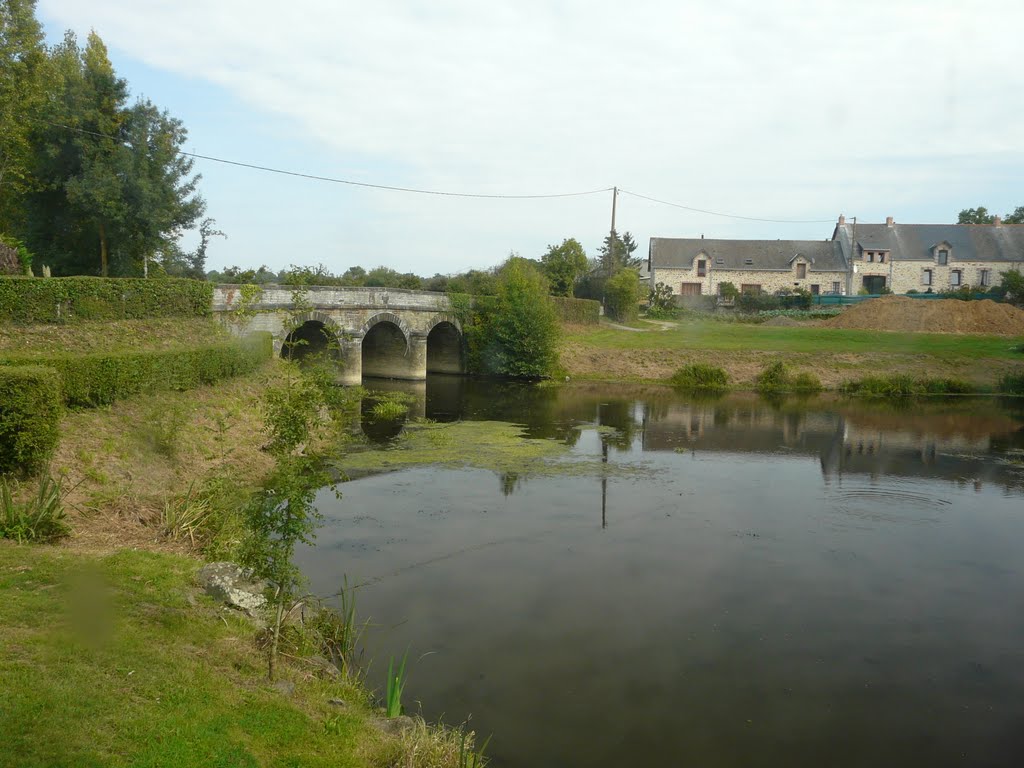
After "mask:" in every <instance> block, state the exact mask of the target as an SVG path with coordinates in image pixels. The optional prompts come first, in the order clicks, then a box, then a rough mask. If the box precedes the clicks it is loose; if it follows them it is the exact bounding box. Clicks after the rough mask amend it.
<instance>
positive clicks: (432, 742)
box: [0, 540, 460, 768]
mask: <svg viewBox="0 0 1024 768" xmlns="http://www.w3.org/2000/svg"><path fill="white" fill-rule="evenodd" d="M198 566H199V563H198V562H196V561H195V560H194V559H192V558H188V557H183V556H180V555H172V554H158V553H151V552H141V551H128V550H122V551H120V552H117V553H114V554H111V555H108V556H104V557H101V558H95V557H91V556H88V555H83V554H81V553H76V552H72V551H69V550H67V549H59V548H52V547H40V546H34V547H30V546H15V545H13V544H10V543H7V542H4V541H3V540H0V595H2V596H3V599H0V626H3V628H4V630H3V631H4V641H3V644H2V646H0V734H2V736H0V741H2V748H0V767H2V768H8V767H9V768H62V767H64V766H67V767H68V768H72V767H73V768H86V767H89V766H97V767H99V766H137V767H141V766H146V767H149V768H156V767H157V766H168V767H171V766H173V767H174V768H178V766H200V765H202V766H225V768H228V767H229V766H230V768H247V767H249V766H252V767H254V768H255V766H289V768H298V767H300V766H310V767H312V766H324V767H325V768H326V766H331V768H340V767H342V766H391V765H403V766H404V765H410V766H411V765H417V766H433V765H457V762H456V760H457V756H458V752H459V745H460V735H459V733H458V732H457V731H452V730H447V731H443V732H441V733H440V734H439V733H437V732H432V733H428V732H427V731H426V730H425V729H424V728H423V726H422V723H418V724H417V725H416V726H415V727H414V728H413V729H412V730H410V731H409V732H407V733H405V734H404V735H401V736H397V737H396V736H390V735H385V734H383V733H382V732H381V731H380V730H379V729H378V728H377V727H375V725H374V723H375V721H377V720H378V718H379V715H378V713H377V712H376V711H375V709H374V708H373V707H372V704H371V702H370V701H368V700H367V696H366V693H365V691H363V690H362V689H361V688H359V687H357V686H353V685H350V684H348V683H347V682H345V681H343V680H339V679H332V678H323V677H321V676H319V675H318V674H315V672H314V670H315V669H316V667H314V666H313V665H312V664H311V663H309V662H306V661H304V659H303V658H301V657H297V658H295V659H293V660H292V661H291V663H289V664H287V665H285V666H284V668H283V669H282V675H281V677H282V679H283V680H285V681H287V682H288V683H291V684H293V685H294V689H291V690H287V689H286V690H282V688H280V687H278V686H275V685H271V684H270V683H268V682H267V680H266V676H265V670H266V666H265V662H264V659H263V657H262V655H261V654H260V653H259V652H258V651H257V649H256V647H255V645H254V643H253V635H254V628H253V626H252V625H251V624H250V623H249V622H248V620H247V619H243V618H241V617H240V615H238V614H234V613H232V612H230V611H225V610H223V609H221V608H219V607H218V606H216V605H214V603H213V602H212V601H211V600H209V599H208V598H206V597H205V596H204V595H202V594H198V593H197V590H196V588H195V586H194V585H193V578H192V574H193V573H194V572H195V570H196V569H197V567H198ZM289 688H290V686H289ZM332 699H336V700H341V701H343V702H344V704H343V705H338V704H332V703H330V702H331V700H332Z"/></svg>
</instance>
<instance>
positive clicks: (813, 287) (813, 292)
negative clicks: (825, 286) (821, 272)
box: [811, 283, 821, 296]
mask: <svg viewBox="0 0 1024 768" xmlns="http://www.w3.org/2000/svg"><path fill="white" fill-rule="evenodd" d="M819 293H821V286H820V285H816V284H814V283H811V296H817V295H818V294H819Z"/></svg>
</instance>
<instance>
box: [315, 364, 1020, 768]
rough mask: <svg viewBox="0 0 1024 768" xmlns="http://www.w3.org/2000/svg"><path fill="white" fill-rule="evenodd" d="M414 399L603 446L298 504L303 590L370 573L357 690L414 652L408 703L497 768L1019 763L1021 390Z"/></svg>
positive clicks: (389, 430) (568, 392)
mask: <svg viewBox="0 0 1024 768" xmlns="http://www.w3.org/2000/svg"><path fill="white" fill-rule="evenodd" d="M418 396H419V400H418V403H417V405H416V406H415V407H414V411H417V412H418V413H419V414H420V415H426V416H428V417H430V418H434V419H438V420H453V419H457V418H458V419H494V420H502V421H511V422H513V423H517V424H522V425H523V432H524V435H525V436H526V437H527V438H529V439H552V440H561V441H564V442H567V443H568V444H570V445H572V454H573V455H574V456H579V457H587V458H589V459H590V460H591V466H594V467H598V468H600V467H601V466H602V464H601V462H600V461H594V459H599V460H606V462H607V471H603V472H602V471H600V469H595V470H594V471H592V472H589V473H587V474H585V475H584V476H567V477H554V478H550V477H517V476H509V475H505V476H501V475H498V474H495V473H494V472H489V471H484V470H476V469H465V470H447V469H438V468H429V467H428V468H418V469H411V470H404V471H399V472H394V473H390V474H383V475H375V476H371V477H364V478H361V479H358V480H353V481H351V482H348V483H343V484H341V485H340V486H339V490H341V492H342V494H343V497H342V498H341V499H340V500H337V499H336V498H335V496H334V494H333V492H332V491H331V490H330V489H325V490H324V492H322V493H321V494H320V496H319V499H318V502H319V507H320V510H321V512H322V513H323V514H324V515H325V518H326V519H325V524H324V527H323V528H322V529H321V531H320V533H319V536H318V540H317V543H316V546H315V547H312V548H307V549H305V550H303V551H302V552H301V553H300V556H299V560H300V565H301V567H302V568H303V570H304V571H305V573H306V574H307V575H308V576H309V578H310V580H311V581H312V585H313V588H314V590H315V591H317V592H319V593H329V592H332V591H335V590H336V589H337V588H338V586H339V585H340V584H341V581H342V577H343V575H345V574H347V575H348V578H349V580H350V581H356V582H362V583H365V584H366V586H364V587H363V588H362V589H361V590H360V591H359V596H358V603H359V608H360V611H361V614H362V615H363V616H364V617H367V616H368V617H370V618H371V620H372V622H373V625H374V627H373V629H372V630H371V631H370V632H369V634H368V636H367V638H366V640H367V650H368V653H369V655H370V656H371V657H373V658H374V659H376V662H375V663H374V665H373V666H372V668H371V673H370V682H371V683H372V684H376V685H380V684H381V682H382V678H383V675H384V670H385V669H386V666H387V658H388V656H389V655H391V654H395V655H399V656H400V655H401V654H402V653H403V652H405V650H406V649H409V658H410V671H409V679H408V685H407V689H406V691H407V697H408V704H409V705H411V706H412V707H413V708H415V707H416V704H415V703H413V702H414V701H421V702H422V712H423V714H424V715H425V716H426V717H427V718H428V719H438V718H441V717H443V718H444V720H445V721H446V722H449V723H458V722H461V721H462V720H463V719H464V718H465V717H466V715H468V714H472V721H471V725H472V727H473V728H475V729H476V730H477V731H478V732H480V733H482V734H485V735H486V734H488V733H493V740H492V741H491V745H490V747H489V749H488V752H489V753H490V754H491V755H493V757H494V763H493V764H494V765H497V766H631V765H638V766H639V765H659V766H660V765H664V766H675V765H692V766H816V767H817V766H889V765H892V766H929V767H932V766H946V765H950V766H953V765H956V766H1018V765H1024V554H1022V552H1024V463H1022V462H1024V407H1022V404H1021V403H1020V402H1019V401H1018V403H1017V404H1013V403H1011V402H1002V403H1000V402H996V401H988V400H956V401H946V403H945V404H943V403H942V402H940V401H930V402H929V401H919V402H917V403H914V404H912V405H910V406H909V407H903V408H896V407H891V406H886V405H882V406H868V405H865V404H862V403H860V404H858V403H852V402H849V401H843V400H813V401H809V402H800V401H788V402H784V403H769V402H765V401H763V400H759V399H757V398H754V397H730V398H725V399H721V400H717V401H693V400H688V399H687V398H686V397H685V396H682V395H676V394H673V393H671V392H668V391H664V390H659V389H646V390H641V389H632V390H627V389H621V388H614V387H609V386H596V385H595V386H587V385H581V386H569V387H564V388H553V389H543V388H532V387H528V386H519V385H510V384H487V383H481V382H471V381H465V380H461V379H444V378H435V379H431V380H430V381H428V382H427V385H426V388H425V390H424V389H423V388H422V387H420V389H419V390H418ZM594 425H604V426H606V427H611V428H612V429H610V430H609V429H601V430H597V429H594V428H593V427H594ZM398 429H399V427H398V426H388V425H384V426H382V425H377V426H376V427H374V426H372V425H367V426H366V430H367V433H368V434H370V435H372V436H373V437H374V438H375V439H377V440H379V441H382V442H383V444H384V445H387V440H388V438H389V437H390V436H392V435H393V434H394V433H395V432H396V431H397V430H398ZM623 470H625V471H623Z"/></svg>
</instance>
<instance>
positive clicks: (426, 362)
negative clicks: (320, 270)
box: [213, 285, 465, 384]
mask: <svg viewBox="0 0 1024 768" xmlns="http://www.w3.org/2000/svg"><path fill="white" fill-rule="evenodd" d="M242 292H243V286H239V285H218V286H215V288H214V295H213V311H214V313H215V314H216V315H217V316H218V317H220V318H221V321H222V322H223V323H224V324H225V325H227V326H228V327H231V328H232V329H234V330H235V331H236V332H238V333H251V332H254V331H269V332H270V333H271V334H272V335H273V337H274V348H275V349H276V350H277V351H279V352H280V353H281V354H282V355H283V356H286V357H287V356H295V357H298V356H304V355H306V354H310V353H327V354H328V355H330V356H331V357H333V358H335V359H337V360H338V361H339V362H340V363H341V374H340V377H339V382H340V383H342V384H359V383H360V382H361V381H362V379H363V376H371V377H385V378H393V379H409V380H414V381H415V380H423V379H426V377H427V373H428V372H430V373H455V374H460V373H463V372H464V370H465V363H464V359H463V349H462V327H461V326H460V324H459V321H458V319H457V318H456V317H455V316H454V315H452V314H451V312H450V310H451V306H450V304H449V301H448V297H447V296H446V295H445V294H443V293H432V292H429V291H409V290H403V289H399V288H344V287H339V288H334V287H318V286H309V287H297V286H296V287H290V286H289V287H281V286H276V285H275V286H264V287H263V288H262V289H261V290H260V292H259V294H258V296H257V298H256V300H255V301H253V302H252V303H251V304H249V305H246V303H245V302H244V301H243V296H242ZM296 293H297V294H298V296H296ZM297 298H298V300H299V301H300V302H301V306H300V307H297V306H296V299H297ZM243 307H244V310H245V311H244V312H242V313H239V312H238V310H239V309H240V308H243ZM233 313H234V314H233ZM289 342H293V343H289ZM296 342H297V343H296Z"/></svg>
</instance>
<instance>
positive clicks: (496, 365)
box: [479, 258, 558, 378]
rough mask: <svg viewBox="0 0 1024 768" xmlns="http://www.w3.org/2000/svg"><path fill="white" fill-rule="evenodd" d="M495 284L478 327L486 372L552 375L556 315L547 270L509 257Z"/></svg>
mask: <svg viewBox="0 0 1024 768" xmlns="http://www.w3.org/2000/svg"><path fill="white" fill-rule="evenodd" d="M497 289H498V294H497V298H496V299H495V301H494V305H493V310H492V311H491V312H489V313H488V314H487V317H486V318H484V320H483V323H482V328H481V331H480V334H481V338H480V339H479V343H480V350H479V355H480V357H481V359H480V361H479V364H480V366H481V367H482V369H483V372H485V373H493V374H499V375H502V376H522V377H527V378H541V377H545V376H550V375H551V374H552V373H553V372H554V369H555V367H556V366H557V364H558V319H557V317H556V316H555V310H554V307H553V306H552V305H551V302H550V301H549V300H548V284H547V280H546V279H545V278H544V275H542V274H541V273H540V272H539V271H538V270H537V269H535V268H533V267H531V266H530V265H529V263H527V262H526V260H522V259H514V258H513V259H509V261H507V262H506V263H505V264H504V265H503V266H502V268H501V269H500V270H499V276H498V288H497Z"/></svg>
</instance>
